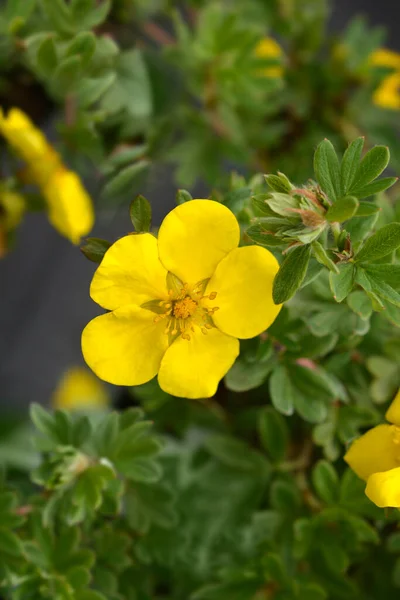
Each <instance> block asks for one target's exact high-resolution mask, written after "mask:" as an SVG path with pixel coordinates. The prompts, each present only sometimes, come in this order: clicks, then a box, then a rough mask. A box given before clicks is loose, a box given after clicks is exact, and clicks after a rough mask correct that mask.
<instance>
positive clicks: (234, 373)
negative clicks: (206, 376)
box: [224, 357, 274, 392]
mask: <svg viewBox="0 0 400 600" xmlns="http://www.w3.org/2000/svg"><path fill="white" fill-rule="evenodd" d="M273 367H274V361H273V360H271V361H266V362H263V361H255V362H249V361H247V360H246V359H245V358H242V357H239V358H238V359H237V360H236V361H235V363H234V364H233V366H232V367H231V368H230V370H229V371H228V373H227V374H226V376H225V379H224V381H225V385H226V387H227V388H228V390H232V391H233V392H247V391H248V390H252V389H254V388H258V387H259V386H260V385H261V384H262V383H263V382H264V381H265V380H266V378H267V376H268V374H269V373H270V372H271V370H272V369H273Z"/></svg>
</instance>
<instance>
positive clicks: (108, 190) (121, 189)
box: [101, 160, 150, 200]
mask: <svg viewBox="0 0 400 600" xmlns="http://www.w3.org/2000/svg"><path fill="white" fill-rule="evenodd" d="M149 164H150V163H149V161H148V160H139V161H138V162H136V163H134V164H133V165H129V166H127V167H125V168H124V169H121V170H120V171H119V173H117V175H115V177H113V178H112V179H110V180H109V181H107V183H106V184H105V186H104V188H103V190H102V192H101V196H102V198H103V199H108V200H115V199H116V198H119V197H121V196H124V195H128V194H130V193H131V191H132V187H133V183H134V181H135V180H136V179H137V177H138V176H139V175H141V174H142V173H143V172H144V171H145V170H146V169H148V167H149Z"/></svg>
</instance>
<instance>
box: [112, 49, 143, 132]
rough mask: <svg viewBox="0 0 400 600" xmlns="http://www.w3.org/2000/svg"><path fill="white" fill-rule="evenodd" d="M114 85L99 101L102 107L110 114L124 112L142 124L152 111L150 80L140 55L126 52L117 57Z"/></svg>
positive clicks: (129, 51)
mask: <svg viewBox="0 0 400 600" xmlns="http://www.w3.org/2000/svg"><path fill="white" fill-rule="evenodd" d="M115 73H116V75H117V77H116V80H115V82H114V84H113V85H112V86H111V87H110V88H109V89H108V90H107V92H106V93H105V94H104V96H103V97H102V99H101V105H102V107H103V108H104V109H105V110H107V111H108V112H110V113H111V114H113V113H116V112H119V111H122V110H126V111H127V112H128V113H129V115H130V117H131V118H134V119H136V120H138V121H141V122H142V124H143V123H145V121H146V120H147V119H148V118H149V117H150V115H151V113H152V110H153V98H152V91H151V84H150V78H149V74H148V71H147V66H146V63H145V62H144V59H143V56H142V53H141V52H140V51H139V50H137V49H135V50H128V51H126V52H123V53H121V54H120V56H118V57H117V59H116V63H115Z"/></svg>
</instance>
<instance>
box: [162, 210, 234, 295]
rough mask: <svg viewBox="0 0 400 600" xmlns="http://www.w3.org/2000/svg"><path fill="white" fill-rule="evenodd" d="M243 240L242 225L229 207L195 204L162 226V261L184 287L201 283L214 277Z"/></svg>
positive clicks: (174, 213) (174, 215)
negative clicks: (220, 263) (241, 234)
mask: <svg viewBox="0 0 400 600" xmlns="http://www.w3.org/2000/svg"><path fill="white" fill-rule="evenodd" d="M239 239H240V229H239V224H238V222H237V220H236V217H235V216H234V214H233V213H232V212H231V211H230V210H229V209H228V208H226V206H224V205H223V204H220V203H219V202H214V201H213V200H191V201H190V202H185V203H184V204H181V205H180V206H177V207H176V208H174V210H172V211H171V212H170V213H169V214H168V215H167V216H166V217H165V219H164V221H163V222H162V224H161V227H160V230H159V233H158V249H159V254H160V260H161V262H162V263H163V265H164V267H165V268H166V269H167V270H168V271H171V272H172V273H174V275H177V276H178V277H179V278H180V279H181V280H182V281H183V282H184V283H197V282H198V281H201V280H202V279H207V278H208V277H211V275H212V274H213V272H214V271H215V267H216V266H217V264H218V263H219V262H220V260H221V259H222V258H224V256H226V255H227V254H228V252H230V250H232V249H233V248H236V246H237V245H238V244H239Z"/></svg>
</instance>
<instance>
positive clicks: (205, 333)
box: [201, 327, 208, 335]
mask: <svg viewBox="0 0 400 600" xmlns="http://www.w3.org/2000/svg"><path fill="white" fill-rule="evenodd" d="M201 333H204V335H207V333H208V331H207V329H206V328H205V327H202V328H201Z"/></svg>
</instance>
